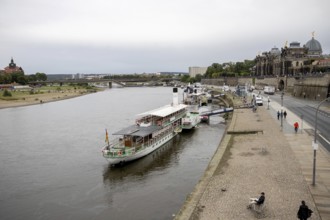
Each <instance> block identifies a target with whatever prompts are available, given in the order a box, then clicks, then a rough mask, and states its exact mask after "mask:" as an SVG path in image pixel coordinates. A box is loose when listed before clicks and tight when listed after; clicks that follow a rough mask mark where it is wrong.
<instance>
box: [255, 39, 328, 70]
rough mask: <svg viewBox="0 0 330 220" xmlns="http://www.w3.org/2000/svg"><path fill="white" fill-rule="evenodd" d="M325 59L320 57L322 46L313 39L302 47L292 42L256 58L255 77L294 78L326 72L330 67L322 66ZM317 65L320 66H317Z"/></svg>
mask: <svg viewBox="0 0 330 220" xmlns="http://www.w3.org/2000/svg"><path fill="white" fill-rule="evenodd" d="M324 59H325V58H324V57H323V55H322V46H321V43H320V42H319V41H317V40H316V39H315V38H314V34H313V36H312V39H310V40H309V41H307V43H306V44H305V45H303V46H301V45H300V43H299V42H297V41H293V42H291V43H290V45H289V46H287V43H286V45H285V46H284V47H283V48H281V50H279V49H278V48H276V47H273V48H272V49H271V50H270V51H267V52H263V53H262V54H260V55H258V56H256V58H255V61H256V66H255V75H256V76H296V75H304V74H313V73H315V72H320V71H322V70H323V71H324V70H327V69H328V68H330V66H326V65H324V64H325V63H326V62H323V60H324ZM319 64H322V66H321V65H319Z"/></svg>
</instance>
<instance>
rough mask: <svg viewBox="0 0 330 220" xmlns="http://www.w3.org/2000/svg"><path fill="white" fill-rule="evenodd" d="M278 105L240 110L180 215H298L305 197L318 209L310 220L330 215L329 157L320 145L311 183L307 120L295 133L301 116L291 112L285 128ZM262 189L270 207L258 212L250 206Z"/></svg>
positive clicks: (199, 218) (211, 219) (209, 219)
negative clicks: (295, 125) (251, 200)
mask: <svg viewBox="0 0 330 220" xmlns="http://www.w3.org/2000/svg"><path fill="white" fill-rule="evenodd" d="M278 109H280V106H279V105H278V104H277V103H275V102H273V103H271V105H270V108H269V110H268V109H267V106H261V107H258V109H257V111H256V112H252V110H251V109H235V111H234V114H233V117H232V120H231V122H230V125H229V127H228V129H227V134H226V135H224V137H223V140H222V141H221V143H220V146H219V148H218V149H217V152H216V153H215V154H214V156H213V158H212V160H211V162H210V163H209V166H208V168H207V170H206V171H205V173H204V176H203V177H202V178H201V180H200V181H199V183H198V184H197V185H196V187H195V189H194V191H193V192H192V193H191V194H190V195H189V196H188V197H187V200H186V202H185V204H184V205H183V206H182V208H181V210H180V212H179V213H178V214H177V215H176V216H175V219H178V220H182V219H189V220H204V219H205V220H218V219H238V220H239V219H257V218H263V219H285V220H286V219H297V211H298V208H299V205H300V204H301V200H305V201H306V204H307V205H308V206H309V208H310V209H312V210H313V212H314V213H313V215H312V217H311V218H310V219H313V220H316V219H323V220H328V219H330V174H329V173H330V155H329V153H328V152H327V151H326V150H324V149H322V147H319V150H318V151H317V166H316V186H312V166H313V149H312V146H311V145H312V140H313V135H310V134H309V133H311V134H313V132H308V131H310V130H311V128H310V126H309V125H308V124H306V123H304V124H303V130H300V131H299V132H298V133H297V134H296V133H294V129H293V123H294V122H295V121H298V122H299V124H300V122H301V119H299V118H298V117H297V116H295V115H294V114H293V113H292V112H290V111H288V110H287V112H288V116H287V118H286V119H283V127H281V126H280V120H277V116H276V112H277V110H278ZM201 147H207V146H201ZM261 192H265V196H266V200H265V208H264V210H263V212H262V214H256V213H255V212H254V211H252V210H250V209H247V208H246V207H247V205H248V203H249V198H251V197H257V196H259V195H260V193H261Z"/></svg>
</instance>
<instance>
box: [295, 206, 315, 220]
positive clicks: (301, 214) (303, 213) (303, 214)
mask: <svg viewBox="0 0 330 220" xmlns="http://www.w3.org/2000/svg"><path fill="white" fill-rule="evenodd" d="M311 213H312V211H311V210H310V209H309V208H308V206H307V205H306V203H305V201H301V205H300V207H299V210H298V213H297V217H298V218H299V219H300V220H307V219H308V218H309V217H310V215H311Z"/></svg>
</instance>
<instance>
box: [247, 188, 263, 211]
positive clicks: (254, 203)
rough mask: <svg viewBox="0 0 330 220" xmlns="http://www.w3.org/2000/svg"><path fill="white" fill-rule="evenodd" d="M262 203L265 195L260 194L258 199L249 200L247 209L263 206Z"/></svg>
mask: <svg viewBox="0 0 330 220" xmlns="http://www.w3.org/2000/svg"><path fill="white" fill-rule="evenodd" d="M264 202H265V193H264V192H262V193H261V195H260V197H259V198H250V204H249V205H248V207H247V208H248V209H251V208H252V206H253V207H254V209H255V207H256V205H257V206H260V205H262V204H264Z"/></svg>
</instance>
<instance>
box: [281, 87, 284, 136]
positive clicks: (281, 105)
mask: <svg viewBox="0 0 330 220" xmlns="http://www.w3.org/2000/svg"><path fill="white" fill-rule="evenodd" d="M283 95H284V92H282V93H281V130H282V129H283Z"/></svg>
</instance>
